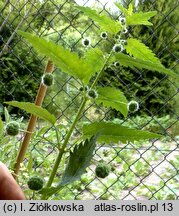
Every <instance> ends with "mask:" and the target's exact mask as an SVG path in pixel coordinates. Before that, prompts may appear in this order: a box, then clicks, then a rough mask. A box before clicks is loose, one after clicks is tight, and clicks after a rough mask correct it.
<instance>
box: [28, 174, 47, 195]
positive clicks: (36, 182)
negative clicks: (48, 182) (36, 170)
mask: <svg viewBox="0 0 179 216" xmlns="http://www.w3.org/2000/svg"><path fill="white" fill-rule="evenodd" d="M27 185H28V187H29V189H31V190H34V191H38V190H40V189H42V188H43V180H42V179H41V178H40V177H38V176H34V177H31V178H30V179H29V180H28V182H27Z"/></svg>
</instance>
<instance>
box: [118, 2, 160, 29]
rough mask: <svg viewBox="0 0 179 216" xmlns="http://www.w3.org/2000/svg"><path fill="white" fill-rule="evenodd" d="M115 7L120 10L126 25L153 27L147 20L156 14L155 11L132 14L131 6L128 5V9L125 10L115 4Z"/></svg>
mask: <svg viewBox="0 0 179 216" xmlns="http://www.w3.org/2000/svg"><path fill="white" fill-rule="evenodd" d="M115 5H116V6H117V7H118V8H119V9H120V11H121V12H123V14H124V15H125V18H126V23H127V25H129V26H130V25H149V26H151V25H153V24H152V23H151V22H149V21H148V20H149V19H150V18H151V17H153V16H155V15H156V14H157V11H149V12H138V13H137V12H136V13H133V6H132V4H130V5H129V8H128V9H126V8H125V7H123V6H122V5H120V4H118V3H115Z"/></svg>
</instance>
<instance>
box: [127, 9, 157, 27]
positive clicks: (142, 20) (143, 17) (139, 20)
mask: <svg viewBox="0 0 179 216" xmlns="http://www.w3.org/2000/svg"><path fill="white" fill-rule="evenodd" d="M156 14H157V12H156V11H149V12H139V13H133V14H132V15H131V16H127V18H126V23H127V25H147V26H152V25H153V24H152V23H151V22H149V21H148V20H149V19H150V18H151V17H153V16H155V15H156Z"/></svg>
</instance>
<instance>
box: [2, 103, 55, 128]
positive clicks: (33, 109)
mask: <svg viewBox="0 0 179 216" xmlns="http://www.w3.org/2000/svg"><path fill="white" fill-rule="evenodd" d="M5 104H9V105H11V106H14V107H18V108H20V109H22V110H25V111H26V112H28V113H30V114H32V115H35V116H37V117H39V118H41V119H43V120H46V121H48V122H50V123H51V124H55V122H56V118H55V116H54V115H52V114H50V113H49V112H48V111H47V110H46V109H44V108H42V107H40V106H37V105H35V104H33V103H29V102H18V101H11V102H5Z"/></svg>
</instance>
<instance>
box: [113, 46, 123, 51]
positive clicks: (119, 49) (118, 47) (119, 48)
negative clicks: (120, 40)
mask: <svg viewBox="0 0 179 216" xmlns="http://www.w3.org/2000/svg"><path fill="white" fill-rule="evenodd" d="M113 50H114V52H122V51H123V50H124V47H123V45H122V44H115V45H114V46H113Z"/></svg>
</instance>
